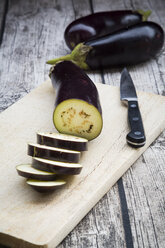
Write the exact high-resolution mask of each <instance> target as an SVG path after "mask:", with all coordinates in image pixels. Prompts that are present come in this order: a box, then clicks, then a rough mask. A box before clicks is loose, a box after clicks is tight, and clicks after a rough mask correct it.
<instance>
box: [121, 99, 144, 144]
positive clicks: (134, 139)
mask: <svg viewBox="0 0 165 248" xmlns="http://www.w3.org/2000/svg"><path fill="white" fill-rule="evenodd" d="M128 120H129V124H130V129H131V131H130V132H129V133H128V134H127V137H126V139H127V143H128V144H129V145H131V146H133V147H137V148H138V147H142V146H144V145H145V141H146V138H145V133H144V128H143V122H142V118H141V114H140V111H139V106H138V102H137V101H128Z"/></svg>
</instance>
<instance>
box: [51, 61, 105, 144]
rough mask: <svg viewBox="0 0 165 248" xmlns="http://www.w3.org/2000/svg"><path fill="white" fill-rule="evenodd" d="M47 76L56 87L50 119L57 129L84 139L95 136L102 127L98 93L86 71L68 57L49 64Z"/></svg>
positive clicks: (90, 138)
mask: <svg viewBox="0 0 165 248" xmlns="http://www.w3.org/2000/svg"><path fill="white" fill-rule="evenodd" d="M50 77H51V81H52V85H53V87H54V88H55V89H56V102H55V110H54V113H53V122H54V125H55V127H56V129H57V130H58V131H59V132H60V133H65V134H72V135H75V136H79V137H83V138H85V139H87V140H92V139H95V138H96V137H97V136H98V135H99V134H100V133H101V130H102V126H103V119H102V109H101V104H100V100H99V94H98V91H97V88H96V86H95V84H94V83H93V82H92V80H91V79H90V78H89V77H88V76H87V74H86V73H85V72H84V71H83V70H82V69H80V68H79V67H78V66H76V65H75V64H74V63H72V62H70V61H63V62H60V63H58V64H56V65H55V66H54V67H52V68H51V71H50Z"/></svg>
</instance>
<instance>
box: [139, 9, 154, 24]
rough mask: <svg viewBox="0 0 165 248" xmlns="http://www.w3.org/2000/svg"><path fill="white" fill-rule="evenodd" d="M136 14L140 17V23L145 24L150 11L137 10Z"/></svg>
mask: <svg viewBox="0 0 165 248" xmlns="http://www.w3.org/2000/svg"><path fill="white" fill-rule="evenodd" d="M137 12H138V13H139V14H141V15H142V21H143V22H145V21H147V19H148V17H149V16H150V15H151V13H152V11H151V10H146V11H144V10H142V9H138V10H137Z"/></svg>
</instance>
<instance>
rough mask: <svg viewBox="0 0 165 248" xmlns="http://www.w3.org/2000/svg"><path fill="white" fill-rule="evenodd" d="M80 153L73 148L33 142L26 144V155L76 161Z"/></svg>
mask: <svg viewBox="0 0 165 248" xmlns="http://www.w3.org/2000/svg"><path fill="white" fill-rule="evenodd" d="M80 154H81V153H80V152H78V151H73V150H67V149H60V148H55V147H50V146H45V145H40V144H33V143H29V144H28V155H30V156H32V157H39V158H45V159H50V160H55V161H61V162H70V163H77V162H78V161H79V159H80Z"/></svg>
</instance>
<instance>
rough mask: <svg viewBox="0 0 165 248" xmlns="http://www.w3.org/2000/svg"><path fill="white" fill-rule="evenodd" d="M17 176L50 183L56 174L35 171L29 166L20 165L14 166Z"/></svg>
mask: <svg viewBox="0 0 165 248" xmlns="http://www.w3.org/2000/svg"><path fill="white" fill-rule="evenodd" d="M16 169H17V172H18V175H20V176H22V177H26V178H31V179H38V180H43V181H44V180H45V181H52V180H54V179H55V178H56V177H57V174H56V173H54V172H47V171H42V170H39V169H35V168H34V167H32V165H30V164H21V165H17V166H16Z"/></svg>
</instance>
